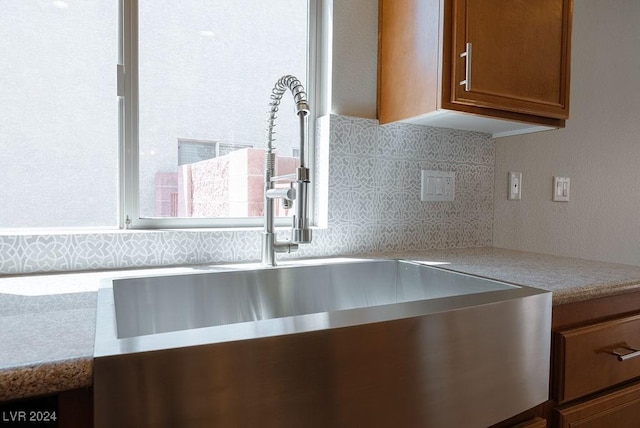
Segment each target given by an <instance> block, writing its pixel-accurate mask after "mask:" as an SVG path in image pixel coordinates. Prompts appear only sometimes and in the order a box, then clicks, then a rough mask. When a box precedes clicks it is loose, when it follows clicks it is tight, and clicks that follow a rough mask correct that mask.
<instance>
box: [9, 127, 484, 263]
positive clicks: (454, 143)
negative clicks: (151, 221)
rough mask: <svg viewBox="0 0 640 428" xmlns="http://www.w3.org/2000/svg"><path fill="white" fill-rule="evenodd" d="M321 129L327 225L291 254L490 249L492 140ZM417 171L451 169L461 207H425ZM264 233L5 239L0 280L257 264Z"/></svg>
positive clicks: (446, 132) (448, 133)
mask: <svg viewBox="0 0 640 428" xmlns="http://www.w3.org/2000/svg"><path fill="white" fill-rule="evenodd" d="M326 121H329V126H328V127H327V126H323V124H324V125H326ZM318 129H319V130H321V129H329V134H330V135H329V150H328V153H329V154H328V155H329V162H328V165H329V177H328V182H329V197H328V199H329V200H328V228H326V229H319V230H315V231H314V240H313V242H312V243H311V244H309V245H304V246H301V248H300V251H299V252H298V253H297V254H296V255H294V257H311V256H332V255H349V254H356V253H362V252H383V251H405V250H420V249H431V248H461V247H481V246H490V245H491V243H492V227H493V182H494V179H493V176H494V143H493V141H492V140H491V138H490V136H489V135H487V134H481V133H477V132H465V131H457V130H451V129H443V128H431V127H424V126H418V125H410V124H402V123H396V124H389V125H384V126H380V125H378V123H377V121H375V120H370V119H360V118H354V117H346V116H338V115H331V116H327V117H323V118H320V120H319V126H318ZM321 137H322V136H320V137H319V138H318V141H323V139H322V138H321ZM325 140H326V138H325ZM317 153H318V154H319V156H322V153H326V151H323V150H317ZM421 169H431V170H443V171H455V173H456V195H455V201H453V202H421V201H420V170H421ZM260 233H261V232H260V231H258V230H233V231H211V230H208V231H193V230H189V231H180V230H161V231H155V230H150V231H130V230H128V231H113V232H99V233H49V234H38V235H25V234H20V235H2V236H0V274H18V273H37V272H53V271H75V270H90V269H114V268H117V269H121V268H132V267H143V266H163V265H180V264H207V263H219V262H237V261H255V260H258V259H259V258H260ZM290 257H291V256H290Z"/></svg>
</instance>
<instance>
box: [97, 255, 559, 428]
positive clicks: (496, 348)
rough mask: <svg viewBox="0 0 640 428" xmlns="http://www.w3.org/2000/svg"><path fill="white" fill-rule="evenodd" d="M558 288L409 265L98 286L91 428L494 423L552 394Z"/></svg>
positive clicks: (335, 264) (225, 270)
mask: <svg viewBox="0 0 640 428" xmlns="http://www.w3.org/2000/svg"><path fill="white" fill-rule="evenodd" d="M550 323H551V293H549V292H544V291H541V290H537V289H533V288H529V287H521V286H516V285H513V284H507V283H502V282H498V281H493V280H489V279H485V278H478V277H474V276H469V275H464V274H459V273H455V272H451V271H447V270H444V269H439V268H434V267H430V266H426V265H424V264H421V263H419V262H410V261H398V260H355V259H353V260H344V259H327V260H316V261H309V262H307V264H305V265H291V266H282V267H276V268H264V267H256V266H246V265H245V266H235V267H229V266H226V267H225V266H220V267H212V268H209V269H206V270H192V271H191V272H189V273H185V274H179V275H163V276H160V275H159V276H146V277H131V278H121V279H114V280H111V281H108V282H105V283H104V284H103V286H102V287H101V289H100V290H99V293H98V317H97V329H96V342H95V353H94V357H95V360H94V394H95V425H96V427H111V426H136V427H143V426H181V427H190V426H194V427H196V426H255V425H258V424H259V425H267V426H305V427H306V426H319V427H320V426H321V427H328V426H369V425H373V426H437V427H447V426H452V427H458V428H459V427H485V426H489V425H492V424H494V423H497V422H499V421H501V420H503V419H506V418H508V417H510V416H513V415H515V414H517V413H520V412H522V411H525V410H528V409H529V408H531V407H534V406H536V405H538V404H540V403H542V402H544V401H546V400H547V391H548V375H549V355H550V331H551V327H550Z"/></svg>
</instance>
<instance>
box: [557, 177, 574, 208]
mask: <svg viewBox="0 0 640 428" xmlns="http://www.w3.org/2000/svg"><path fill="white" fill-rule="evenodd" d="M570 190H571V179H570V178H567V177H553V201H554V202H569V193H570Z"/></svg>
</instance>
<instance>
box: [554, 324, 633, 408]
mask: <svg viewBox="0 0 640 428" xmlns="http://www.w3.org/2000/svg"><path fill="white" fill-rule="evenodd" d="M556 340H557V341H556V345H557V347H558V349H557V351H558V352H557V355H558V361H557V366H556V367H557V375H558V376H557V379H556V382H555V385H556V386H555V393H556V399H557V401H558V402H559V403H563V402H566V401H569V400H573V399H574V398H578V397H581V396H584V395H586V394H589V393H592V392H595V391H599V390H601V389H604V388H607V387H610V386H612V385H615V384H618V383H620V382H623V381H626V380H629V379H632V378H635V377H637V376H640V352H635V351H637V350H640V315H634V316H628V317H624V318H619V319H616V320H611V321H606V322H601V323H597V324H593V325H589V326H585V327H579V328H574V329H571V330H565V331H560V332H558V335H557V336H556Z"/></svg>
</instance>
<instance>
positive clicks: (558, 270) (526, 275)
mask: <svg viewBox="0 0 640 428" xmlns="http://www.w3.org/2000/svg"><path fill="white" fill-rule="evenodd" d="M360 257H368V258H372V257H374V258H398V259H408V260H416V261H422V262H425V263H427V264H433V265H435V266H438V267H440V268H444V269H449V270H453V271H457V272H464V273H469V274H472V275H478V276H483V277H487V278H492V279H497V280H501V281H506V282H509V283H513V284H518V285H526V286H531V287H537V288H541V289H544V290H549V291H552V292H553V304H554V305H559V304H564V303H570V302H576V301H581V300H588V299H593V298H598V297H605V296H612V295H618V294H624V293H629V292H632V291H635V290H640V266H629V265H621V264H613V263H602V262H595V261H588V260H580V259H573V258H567V257H555V256H548V255H542V254H535V253H527V252H520V251H512V250H502V249H497V248H470V249H452V250H426V251H413V252H404V253H391V254H390V253H380V254H367V255H366V256H362V255H361V256H360ZM185 271H189V268H165V269H145V270H135V271H117V272H115V271H110V272H94V273H76V274H56V275H33V276H15V277H5V278H0V401H5V400H12V399H19V398H24V397H30V396H36V395H44V394H53V393H56V392H59V391H65V390H69V389H75V388H81V387H88V386H91V385H92V383H93V380H92V377H93V345H94V336H95V318H96V297H97V290H98V287H99V284H100V281H101V280H102V279H104V278H112V277H117V276H131V275H144V274H146V273H147V272H153V273H156V274H157V273H165V272H166V273H177V272H185Z"/></svg>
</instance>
